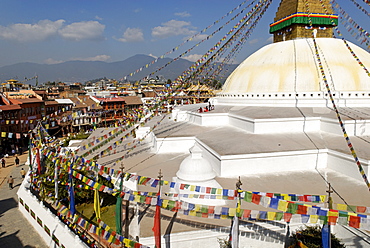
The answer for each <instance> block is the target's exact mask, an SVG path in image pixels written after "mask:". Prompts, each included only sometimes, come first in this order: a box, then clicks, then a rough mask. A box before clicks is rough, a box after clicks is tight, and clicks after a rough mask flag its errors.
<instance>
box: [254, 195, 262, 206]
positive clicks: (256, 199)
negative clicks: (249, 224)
mask: <svg viewBox="0 0 370 248" xmlns="http://www.w3.org/2000/svg"><path fill="white" fill-rule="evenodd" d="M260 201H261V195H257V194H252V202H253V203H254V204H257V205H259V204H260Z"/></svg>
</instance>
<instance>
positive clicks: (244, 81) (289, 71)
mask: <svg viewBox="0 0 370 248" xmlns="http://www.w3.org/2000/svg"><path fill="white" fill-rule="evenodd" d="M316 42H317V44H318V47H319V53H320V57H321V62H322V65H323V68H324V70H325V74H326V77H327V80H328V83H329V85H330V88H331V90H332V91H340V92H343V91H361V92H364V91H370V75H368V74H367V73H366V71H365V70H364V68H363V67H362V66H360V65H359V63H358V61H356V59H355V58H354V57H353V55H352V54H351V52H350V51H349V50H348V48H347V47H346V44H345V43H344V41H343V40H341V39H334V38H316ZM348 44H349V46H350V48H351V49H352V50H353V52H354V53H355V54H356V56H357V57H358V58H359V59H360V61H361V62H362V63H363V64H364V65H365V67H366V68H367V69H369V68H370V54H369V53H368V52H366V51H365V50H363V49H362V48H360V47H358V46H356V45H354V44H353V43H350V42H348ZM318 91H321V92H326V88H325V85H324V83H323V82H322V75H321V73H320V70H319V66H318V62H317V59H316V53H315V48H314V45H313V40H312V39H310V38H307V39H295V40H288V41H283V42H277V43H273V44H270V45H267V46H264V47H263V48H261V49H260V50H258V51H257V52H255V53H254V54H252V55H251V56H249V57H248V58H247V59H246V60H244V62H242V63H241V64H240V65H239V66H238V68H237V69H235V70H234V72H233V73H232V74H231V75H230V76H229V77H228V79H227V80H226V82H225V85H224V87H223V91H222V93H220V94H224V95H225V94H226V95H227V94H229V96H230V94H242V93H279V92H318Z"/></svg>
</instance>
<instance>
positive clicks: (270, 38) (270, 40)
mask: <svg viewBox="0 0 370 248" xmlns="http://www.w3.org/2000/svg"><path fill="white" fill-rule="evenodd" d="M273 41H274V36H272V35H271V36H270V37H269V38H268V39H267V40H266V42H267V43H272V42H273Z"/></svg>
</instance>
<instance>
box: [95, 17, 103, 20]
mask: <svg viewBox="0 0 370 248" xmlns="http://www.w3.org/2000/svg"><path fill="white" fill-rule="evenodd" d="M95 19H96V20H99V21H102V20H103V18H102V17H100V16H95Z"/></svg>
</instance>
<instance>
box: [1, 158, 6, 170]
mask: <svg viewBox="0 0 370 248" xmlns="http://www.w3.org/2000/svg"><path fill="white" fill-rule="evenodd" d="M1 166H2V167H3V168H5V158H1Z"/></svg>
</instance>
